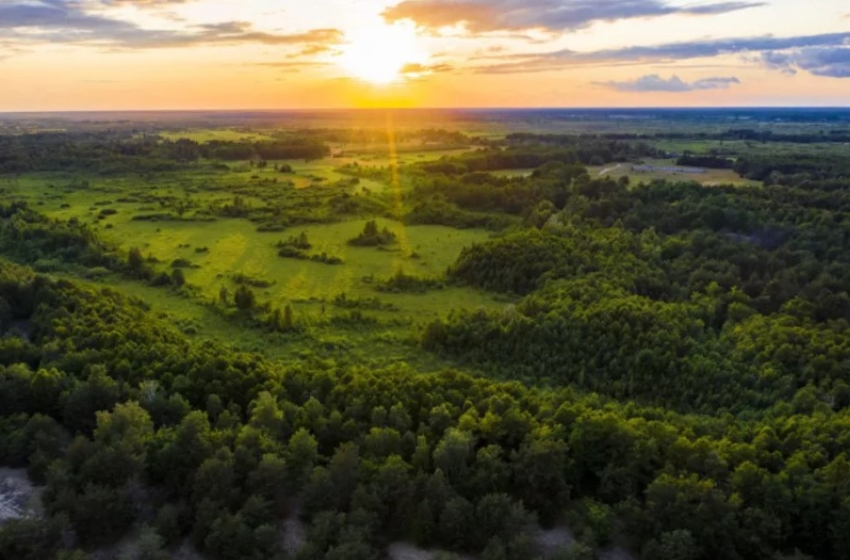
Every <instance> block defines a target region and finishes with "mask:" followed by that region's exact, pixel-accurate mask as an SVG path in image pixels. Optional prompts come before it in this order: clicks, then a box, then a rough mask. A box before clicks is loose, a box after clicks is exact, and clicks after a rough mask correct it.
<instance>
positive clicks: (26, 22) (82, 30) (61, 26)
mask: <svg viewBox="0 0 850 560" xmlns="http://www.w3.org/2000/svg"><path fill="white" fill-rule="evenodd" d="M168 1H170V2H171V3H173V2H176V1H177V0H143V1H142V2H141V3H142V4H145V5H151V4H153V3H155V2H158V3H160V4H162V3H165V2H168ZM0 2H2V3H0V39H12V40H15V41H16V42H19V43H73V44H83V45H85V44H91V45H96V46H110V47H116V48H137V49H138V48H168V47H187V46H196V45H215V44H236V43H261V44H266V45H330V44H337V43H340V42H341V41H342V38H343V34H342V32H341V31H339V30H337V29H313V30H310V31H306V32H302V33H292V34H278V33H268V32H264V31H257V30H256V29H254V27H253V26H252V24H250V23H248V22H243V21H232V22H224V23H218V24H206V25H198V26H190V27H187V28H186V29H184V30H163V29H147V28H142V27H139V26H138V25H136V24H134V23H130V22H127V21H122V20H118V19H113V18H109V17H106V16H103V15H99V14H92V13H88V12H86V11H85V10H84V8H83V6H82V4H80V3H79V2H74V1H70V0H34V1H17V0H12V1H11V2H8V1H7V0H0ZM135 3H139V2H135Z"/></svg>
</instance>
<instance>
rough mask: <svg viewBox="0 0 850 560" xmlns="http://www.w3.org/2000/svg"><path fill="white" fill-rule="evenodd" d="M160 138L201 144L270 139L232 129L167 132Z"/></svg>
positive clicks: (255, 133)
mask: <svg viewBox="0 0 850 560" xmlns="http://www.w3.org/2000/svg"><path fill="white" fill-rule="evenodd" d="M160 136H162V137H163V138H165V139H166V140H180V139H181V138H186V139H188V140H194V141H195V142H201V143H203V142H210V141H213V140H219V141H222V142H238V141H240V140H250V141H254V142H256V141H259V140H268V139H269V138H270V136H269V135H267V134H265V133H263V132H255V131H251V130H239V129H233V128H223V129H199V130H177V131H167V132H161V133H160Z"/></svg>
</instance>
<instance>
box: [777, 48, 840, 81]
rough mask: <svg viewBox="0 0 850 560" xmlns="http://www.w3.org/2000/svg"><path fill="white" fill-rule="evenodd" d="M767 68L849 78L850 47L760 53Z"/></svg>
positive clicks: (789, 72)
mask: <svg viewBox="0 0 850 560" xmlns="http://www.w3.org/2000/svg"><path fill="white" fill-rule="evenodd" d="M762 60H763V61H764V63H765V64H766V65H767V66H768V67H769V68H774V69H776V70H780V71H782V72H784V73H786V74H796V73H797V71H798V70H804V71H806V72H809V73H810V74H814V75H815V76H823V77H827V78H850V47H820V48H804V49H799V50H795V51H785V52H783V51H777V52H773V51H769V52H765V53H762Z"/></svg>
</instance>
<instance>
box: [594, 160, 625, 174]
mask: <svg viewBox="0 0 850 560" xmlns="http://www.w3.org/2000/svg"><path fill="white" fill-rule="evenodd" d="M622 166H623V164H622V163H618V164H617V165H615V166H614V167H606V168H605V169H603V170H602V171H600V172H599V176H600V177H602V176H603V175H605V174H606V173H611V172H612V171H617V170H618V169H620V168H621V167H622Z"/></svg>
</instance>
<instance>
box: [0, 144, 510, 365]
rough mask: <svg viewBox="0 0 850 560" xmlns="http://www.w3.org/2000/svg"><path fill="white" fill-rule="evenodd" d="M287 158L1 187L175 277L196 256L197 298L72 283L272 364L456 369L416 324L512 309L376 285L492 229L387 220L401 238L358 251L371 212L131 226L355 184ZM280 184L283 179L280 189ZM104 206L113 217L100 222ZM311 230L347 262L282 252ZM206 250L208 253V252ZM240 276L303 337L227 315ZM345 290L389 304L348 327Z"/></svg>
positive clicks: (192, 275)
mask: <svg viewBox="0 0 850 560" xmlns="http://www.w3.org/2000/svg"><path fill="white" fill-rule="evenodd" d="M442 155H444V154H443V153H442V152H440V151H434V152H421V153H418V152H409V153H406V154H405V155H404V156H402V157H403V158H407V159H410V160H411V161H421V159H420V157H421V158H438V157H441V156H442ZM369 157H370V158H373V159H372V161H371V162H370V163H369V164H370V165H372V164H375V165H378V164H385V165H389V162H390V160H389V158H388V157H386V158H383V159H382V158H381V157H379V156H378V155H372V156H369ZM287 163H290V164H291V165H292V167H293V171H294V173H291V174H289V173H287V174H284V173H279V172H276V171H274V168H273V165H274V162H269V166H268V167H267V168H265V169H257V168H253V167H248V166H246V164H244V163H242V164H232V165H230V167H231V169H230V171H224V172H222V171H214V170H211V169H210V168H209V167H207V166H205V165H203V164H199V165H198V166H197V167H195V168H194V169H190V170H187V171H184V172H180V173H165V174H158V175H156V176H152V177H147V178H144V177H139V176H129V175H122V176H119V177H102V176H97V175H87V176H81V175H73V174H63V173H51V174H27V175H24V176H21V177H18V178H14V179H0V192H2V196H3V197H4V200H7V201H10V200H16V199H19V200H26V201H28V202H29V203H30V204H31V205H33V207H35V208H37V209H38V210H39V211H41V212H44V213H46V214H47V215H49V216H52V217H55V218H59V219H63V220H67V219H71V218H77V219H79V220H81V221H83V222H84V223H89V224H91V225H92V226H93V227H95V228H96V229H97V231H98V234H99V235H100V236H101V237H103V238H104V239H106V240H108V241H110V242H112V243H113V244H115V245H116V246H118V247H119V248H120V249H121V250H122V251H128V250H129V249H130V248H131V247H139V248H141V249H142V251H143V253H144V254H145V255H146V256H148V255H150V256H152V257H155V258H156V259H157V261H158V262H159V264H156V265H155V267H156V268H157V270H161V271H166V272H169V273H170V272H171V263H172V262H173V261H174V260H176V259H185V260H187V261H189V262H190V263H191V265H192V267H190V268H185V269H183V272H184V274H185V277H186V279H187V281H188V282H189V284H190V285H191V286H193V287H196V288H197V290H196V292H195V295H185V294H183V295H181V294H179V293H177V292H176V291H174V290H172V289H169V288H154V287H151V286H148V285H146V284H144V283H141V282H137V281H132V280H128V279H126V278H122V277H119V276H116V275H110V276H107V277H106V278H104V279H101V280H85V279H82V278H78V277H73V279H74V280H75V281H78V282H83V283H86V284H88V285H91V286H95V287H98V288H102V287H104V286H108V287H110V288H113V289H115V290H117V291H119V292H121V293H124V294H126V295H129V296H134V297H137V298H139V299H142V300H143V301H145V302H146V303H148V304H149V305H150V306H151V308H152V309H153V311H154V312H155V313H158V314H163V315H164V316H166V317H168V319H169V320H170V321H172V322H173V323H174V324H176V325H177V326H178V327H180V328H181V329H183V330H184V331H185V332H188V333H190V334H192V336H196V337H199V338H201V339H204V338H208V339H214V340H219V341H225V342H227V343H228V344H231V345H233V346H234V347H236V348H238V349H241V350H246V351H253V352H260V353H262V354H264V355H266V356H268V357H270V358H272V359H276V358H286V359H288V360H291V359H294V358H297V357H298V356H308V355H320V356H322V357H326V358H332V359H335V360H360V361H362V362H363V363H370V364H375V363H380V364H392V363H398V362H405V363H408V364H411V365H415V366H416V367H417V368H419V369H420V370H422V371H433V370H436V369H439V368H443V367H446V366H449V365H452V364H451V363H449V362H446V361H444V360H442V359H440V358H438V357H436V356H434V355H432V354H430V353H427V352H424V351H422V350H420V349H419V347H418V344H417V343H416V340H417V338H416V333H417V332H418V329H419V328H421V327H422V326H423V325H424V324H426V323H428V322H430V321H431V320H433V319H436V318H438V317H441V316H445V315H446V314H447V313H448V312H449V311H451V310H452V309H462V308H463V309H476V308H499V307H503V306H504V305H505V303H504V302H503V301H497V300H496V299H494V298H493V296H492V295H490V294H487V293H484V292H480V291H476V290H474V289H470V288H462V287H453V286H449V287H444V288H442V289H433V290H430V291H428V292H426V293H387V292H378V291H377V289H376V288H377V285H378V284H379V283H380V282H381V281H382V280H385V279H387V278H389V277H390V276H392V275H394V274H395V273H396V272H398V271H400V270H401V271H404V272H405V273H406V274H409V275H413V276H416V277H419V278H440V277H442V276H443V274H444V272H445V270H446V268H447V267H448V266H449V265H450V264H451V263H453V262H454V261H455V259H456V258H457V256H458V255H459V253H460V251H461V250H462V249H463V248H464V247H467V246H469V245H471V244H473V243H480V242H483V241H485V240H487V239H488V238H489V235H490V233H489V232H487V231H484V230H456V229H453V228H450V227H443V226H406V225H405V224H403V223H401V222H397V221H392V220H388V219H385V218H380V217H379V218H378V224H379V226H380V227H381V228H383V227H385V226H386V227H388V228H389V229H390V230H392V231H393V232H394V233H395V234H396V236H397V243H395V244H393V245H391V246H388V247H385V248H383V249H378V248H372V247H352V246H350V245H348V241H349V240H350V239H352V238H354V237H356V236H357V235H358V234H359V233H360V232H361V231H362V230H363V227H364V225H365V223H366V221H367V219H368V218H367V217H366V216H364V217H363V218H356V219H355V218H349V219H347V220H346V221H341V222H337V223H330V224H310V225H304V226H298V227H291V228H287V229H286V230H285V231H282V232H276V233H260V232H258V231H257V223H253V222H251V221H249V220H247V219H244V218H218V219H216V220H215V221H210V222H202V221H159V222H151V221H139V220H133V217H134V216H137V215H139V214H153V213H158V212H163V211H168V210H169V209H168V208H164V207H160V202H162V201H167V200H168V199H181V200H182V199H184V198H185V199H189V200H191V201H193V202H194V203H197V204H198V205H200V206H204V205H207V204H209V203H211V202H216V201H218V202H226V201H229V200H232V199H233V197H234V195H235V194H239V195H240V196H242V197H243V198H244V199H245V200H246V202H247V203H248V204H251V205H253V206H255V207H262V206H263V205H264V204H265V200H267V199H274V200H278V199H279V197H280V196H283V197H284V198H286V197H290V198H291V197H292V196H295V195H298V193H303V194H304V195H305V196H306V197H307V198H304V200H305V201H306V202H305V203H309V201H310V198H309V196H310V193H312V192H317V193H318V192H322V189H319V188H314V187H317V186H322V187H323V188H324V189H325V191H324V192H325V193H327V192H328V191H327V188H328V186H330V185H334V184H335V182H336V181H339V180H341V179H349V177H348V176H346V175H343V174H340V173H339V172H337V171H336V168H337V167H338V166H339V165H341V164H342V163H344V160H343V161H340V160H339V159H327V160H323V161H315V162H303V161H294V162H287ZM364 164H365V163H361V165H364ZM274 179H277V180H278V181H279V182H278V183H273V182H272V181H274ZM289 182H291V183H292V185H293V186H295V187H296V189H295V190H294V191H293V190H292V189H291V187H286V186H285V185H286V184H287V183H289ZM287 188H289V189H290V190H289V191H287V190H286V189H287ZM339 188H346V189H349V191H350V192H357V191H359V192H361V193H362V192H363V191H364V190H367V189H368V190H369V191H370V192H372V193H375V194H374V196H382V193H383V194H385V195H386V196H390V192H391V189H392V187H391V186H390V185H386V184H383V183H381V182H377V181H370V180H366V179H362V180H360V183H359V185H357V186H356V187H339ZM331 192H332V190H331ZM287 193H288V194H287ZM323 196H326V195H323ZM370 196H371V195H370ZM275 197H278V198H275ZM104 210H108V211H109V212H108V213H107V214H104V215H103V217H100V216H101V213H102V212H103V211H104ZM113 212H114V213H113ZM191 213H192V211H190V212H189V214H188V215H191ZM302 232H304V233H306V235H307V236H308V238H309V241H310V243H311V245H312V248H311V249H309V250H308V251H307V253H308V254H309V255H315V254H321V253H326V254H327V255H329V256H335V257H340V258H341V259H343V261H344V264H341V265H335V266H334V265H328V264H323V263H319V262H312V261H309V260H297V259H291V258H281V257H279V256H278V248H277V247H276V246H275V244H276V243H277V242H278V241H282V240H286V239H288V238H289V237H291V236H298V235H300V234H301V233H302ZM202 248H206V249H207V251H204V252H199V251H198V249H202ZM68 274H70V273H66V275H68ZM236 274H244V275H246V276H249V277H251V278H254V279H261V280H264V281H266V282H268V283H270V285H269V286H268V287H265V288H253V289H254V291H255V293H256V295H257V299H258V301H259V302H260V303H265V302H269V303H271V304H272V305H273V306H274V307H278V308H282V307H283V306H285V305H291V306H292V307H293V310H294V315H295V319H296V322H297V323H298V324H299V325H301V326H302V327H303V329H302V330H301V331H300V332H299V333H297V334H293V335H281V334H273V333H270V332H267V331H265V330H263V329H258V328H246V327H245V326H244V324H242V322H240V321H239V320H234V319H233V318H232V317H228V316H227V315H228V314H232V313H233V309H232V308H231V309H229V310H225V309H224V308H222V307H221V306H220V305H217V304H216V303H215V302H216V301H217V300H218V297H219V291H220V289H221V288H222V287H225V288H227V289H228V290H229V292H230V293H231V294H232V293H233V291H234V290H235V288H236V287H237V284H236V283H235V282H234V280H233V277H234V276H235V275H236ZM60 275H61V274H60ZM340 294H345V296H346V298H348V299H349V300H352V299H354V300H357V299H362V300H371V299H372V298H378V299H379V301H380V305H379V306H376V307H375V308H367V309H363V310H361V314H362V315H363V316H365V317H366V320H365V321H364V322H362V324H361V323H357V320H354V321H353V322H350V323H346V320H348V319H350V317H351V310H349V309H341V308H337V307H335V306H334V305H333V300H334V298H336V297H337V296H338V295H340Z"/></svg>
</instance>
